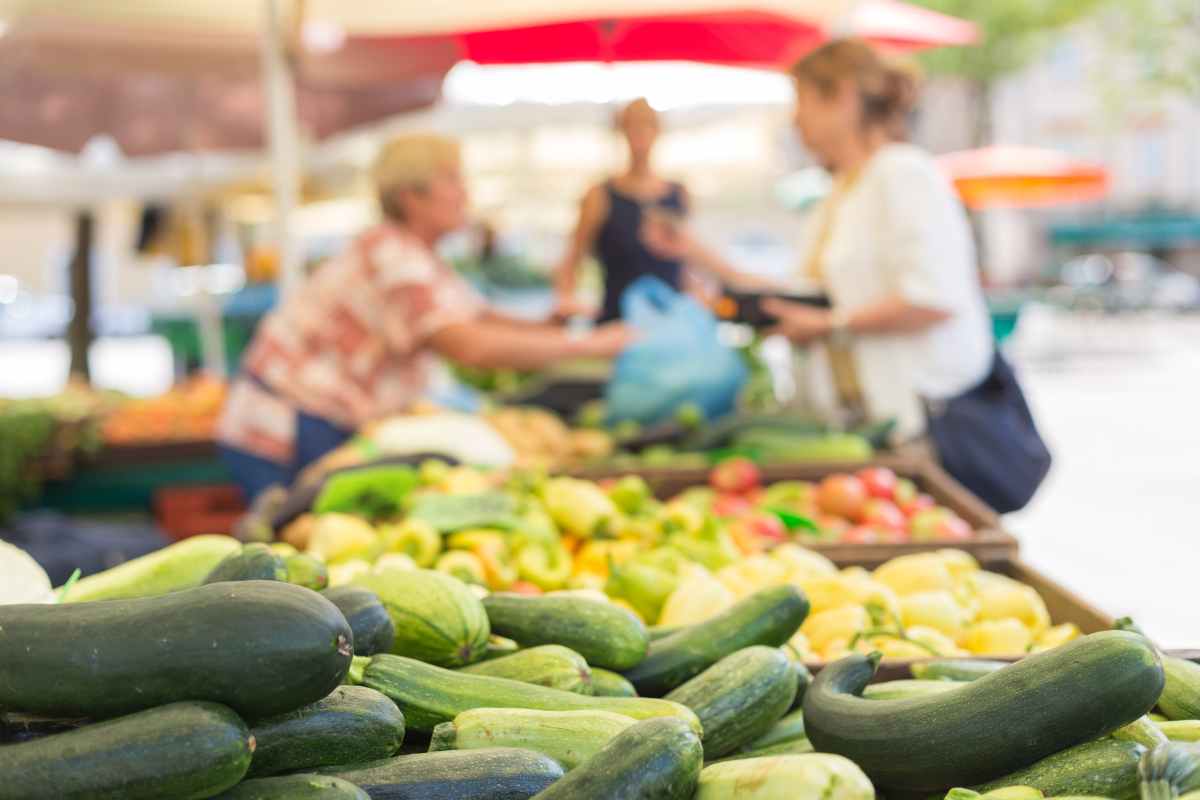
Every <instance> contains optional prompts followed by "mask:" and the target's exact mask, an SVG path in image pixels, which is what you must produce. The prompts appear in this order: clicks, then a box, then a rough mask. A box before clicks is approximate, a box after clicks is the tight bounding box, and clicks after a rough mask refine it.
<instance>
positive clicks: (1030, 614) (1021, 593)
mask: <svg viewBox="0 0 1200 800" xmlns="http://www.w3.org/2000/svg"><path fill="white" fill-rule="evenodd" d="M972 580H973V583H974V586H975V598H976V600H977V601H978V603H979V612H978V617H979V619H980V620H993V619H1007V618H1009V617H1012V618H1015V619H1018V620H1020V621H1021V623H1022V624H1023V625H1024V626H1025V627H1026V628H1028V629H1029V630H1030V631H1032V632H1033V634H1034V635H1035V636H1036V635H1038V634H1040V633H1042V632H1043V631H1045V630H1046V629H1047V628H1049V627H1050V612H1049V611H1048V610H1047V609H1046V602H1045V601H1044V600H1042V596H1041V595H1039V594H1038V593H1037V591H1036V590H1034V589H1033V588H1031V587H1029V586H1026V585H1025V584H1023V583H1020V582H1019V581H1015V580H1013V579H1012V578H1009V577H1007V576H1005V575H998V574H996V573H994V572H980V573H977V574H976V575H974V576H972Z"/></svg>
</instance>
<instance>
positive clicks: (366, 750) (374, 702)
mask: <svg viewBox="0 0 1200 800" xmlns="http://www.w3.org/2000/svg"><path fill="white" fill-rule="evenodd" d="M250 732H251V733H253V734H254V740H255V742H257V743H258V747H257V748H256V749H255V751H254V761H253V762H251V764H250V772H249V775H251V776H253V777H261V776H265V775H277V774H279V773H281V772H295V771H296V770H303V769H313V768H315V767H324V766H329V765H332V764H349V763H351V762H355V761H374V760H377V759H380V758H388V757H390V756H394V755H395V754H396V751H398V750H399V749H400V745H402V744H403V743H404V715H403V714H401V713H400V709H399V708H397V707H396V704H395V703H393V702H392V701H391V700H389V699H388V698H387V697H385V696H384V695H382V694H380V693H379V692H377V691H375V690H374V689H368V688H367V687H365V686H339V687H338V688H336V689H334V690H333V692H332V693H330V695H329V696H328V697H326V698H323V699H321V700H318V701H317V702H315V703H313V704H312V705H307V706H304V707H303V708H299V709H296V710H295V711H290V712H288V713H286V714H280V715H278V716H275V717H268V718H266V719H262V720H259V721H258V722H257V723H255V724H254V726H253V727H252V728H251V729H250Z"/></svg>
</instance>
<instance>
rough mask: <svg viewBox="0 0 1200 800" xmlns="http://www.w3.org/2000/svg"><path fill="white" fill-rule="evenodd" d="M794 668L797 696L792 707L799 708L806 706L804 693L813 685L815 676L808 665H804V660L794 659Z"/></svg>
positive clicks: (786, 650) (787, 650) (788, 650)
mask: <svg viewBox="0 0 1200 800" xmlns="http://www.w3.org/2000/svg"><path fill="white" fill-rule="evenodd" d="M784 652H785V653H786V652H790V649H785V651H784ZM792 670H793V671H794V672H795V673H796V698H795V699H794V700H792V708H793V709H797V708H802V707H803V706H804V693H805V692H807V691H808V687H809V686H811V685H812V681H813V676H812V673H811V672H809V670H808V667H806V666H804V662H803V661H796V660H794V659H793V660H792Z"/></svg>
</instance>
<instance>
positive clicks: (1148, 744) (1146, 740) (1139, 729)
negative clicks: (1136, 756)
mask: <svg viewBox="0 0 1200 800" xmlns="http://www.w3.org/2000/svg"><path fill="white" fill-rule="evenodd" d="M1112 737H1113V738H1114V739H1123V740H1125V741H1127V742H1137V743H1138V744H1140V745H1141V746H1142V747H1145V748H1146V749H1148V750H1153V749H1154V748H1155V747H1158V746H1159V745H1160V744H1166V743H1167V742H1169V741H1170V740H1169V739H1168V738H1167V735H1166V734H1165V733H1163V732H1162V731H1161V730H1159V728H1158V726H1157V725H1155V724H1154V723H1153V722H1151V721H1150V718H1149V717H1138V718H1137V719H1135V720H1134V721H1133V722H1131V723H1129V724H1128V725H1126V726H1124V727H1122V728H1117V729H1116V730H1115V731H1113V732H1112Z"/></svg>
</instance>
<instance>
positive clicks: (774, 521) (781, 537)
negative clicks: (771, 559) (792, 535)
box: [746, 512, 788, 544]
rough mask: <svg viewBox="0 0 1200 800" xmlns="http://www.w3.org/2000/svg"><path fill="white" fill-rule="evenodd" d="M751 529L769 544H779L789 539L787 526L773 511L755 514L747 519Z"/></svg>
mask: <svg viewBox="0 0 1200 800" xmlns="http://www.w3.org/2000/svg"><path fill="white" fill-rule="evenodd" d="M746 523H747V525H748V526H749V528H750V530H751V531H752V532H753V533H754V535H755V536H757V537H758V538H759V539H761V540H762V541H764V542H766V543H768V544H779V543H780V542H786V541H787V539H788V530H787V526H786V525H784V524H783V520H781V519H780V518H779V517H777V516H775V515H774V514H771V513H769V512H768V513H762V514H754V515H753V516H751V517H750V518H748V519H747V520H746Z"/></svg>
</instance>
